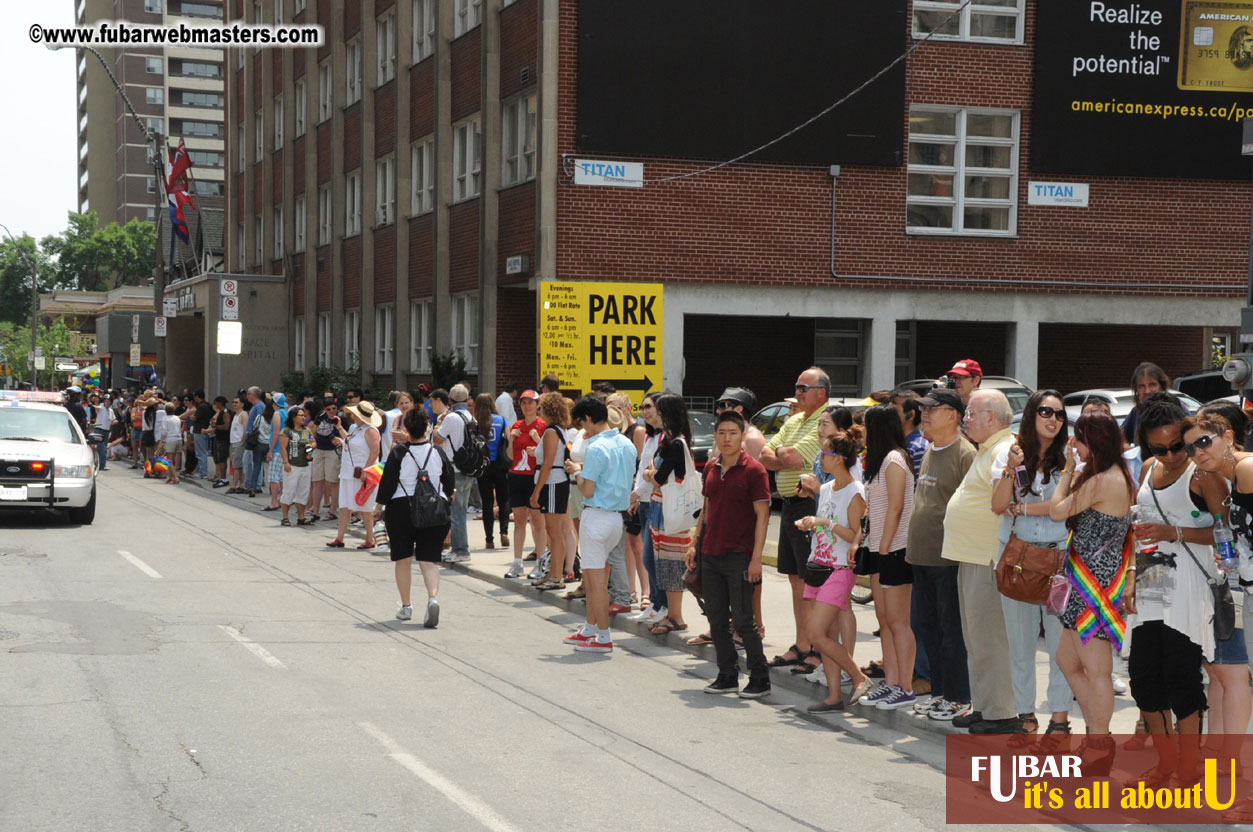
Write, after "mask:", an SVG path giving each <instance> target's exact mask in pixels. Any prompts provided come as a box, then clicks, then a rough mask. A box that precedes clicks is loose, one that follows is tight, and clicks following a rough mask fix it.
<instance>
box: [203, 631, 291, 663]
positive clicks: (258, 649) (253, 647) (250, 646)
mask: <svg viewBox="0 0 1253 832" xmlns="http://www.w3.org/2000/svg"><path fill="white" fill-rule="evenodd" d="M218 628H219V629H221V631H222V632H224V633H226V634H227V635H228V636H230V637H231V638H233V639H235V640H236V641H238V642H239V643H240V644H242V645H244V649H245V650H247V651H248V652H249V653H251V654H252V655H254V656H256V657H257V658H258V659H260V660H261V661H263V662H265V663H266V664H268V665H269V666H270V667H273V668H276V669H278V670H284V669H286V667H287V665H285V664H283V663H282V662H281V661H279V659H278V657H277V656H275V655H274V654H273V653H271V652H270V651H269V650H266V649H265V648H264V647H262V646H261V645H260V644H257V643H256V642H255V641H253V640H252V639H250V638H248V637H247V636H245V635H244V634H243V633H241V632H240V631H239V630H236V629H235V628H234V627H228V626H226V625H225V624H219V625H218Z"/></svg>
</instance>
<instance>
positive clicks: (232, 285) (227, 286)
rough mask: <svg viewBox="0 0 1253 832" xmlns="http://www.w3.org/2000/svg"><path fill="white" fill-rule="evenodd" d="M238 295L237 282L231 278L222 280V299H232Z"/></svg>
mask: <svg viewBox="0 0 1253 832" xmlns="http://www.w3.org/2000/svg"><path fill="white" fill-rule="evenodd" d="M238 294H239V281H238V280H236V279H235V278H233V277H227V278H224V279H223V280H222V297H224V298H233V297H235V296H237V295H238Z"/></svg>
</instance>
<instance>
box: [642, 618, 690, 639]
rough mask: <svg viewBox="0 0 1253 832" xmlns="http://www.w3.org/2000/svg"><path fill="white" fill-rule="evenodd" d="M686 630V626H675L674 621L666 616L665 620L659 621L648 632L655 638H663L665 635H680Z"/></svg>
mask: <svg viewBox="0 0 1253 832" xmlns="http://www.w3.org/2000/svg"><path fill="white" fill-rule="evenodd" d="M686 629H687V625H686V624H683V625H679V624H676V623H675V621H674V619H673V618H671V617H670V616H668V615H667V616H666V617H665V618H663V619H661V621H659V622H657V623H656V624H654V625H653V628H652V629H651V630H649V632H650V633H652V634H653V635H655V636H664V635H665V634H666V633H681V632H683V631H684V630H686Z"/></svg>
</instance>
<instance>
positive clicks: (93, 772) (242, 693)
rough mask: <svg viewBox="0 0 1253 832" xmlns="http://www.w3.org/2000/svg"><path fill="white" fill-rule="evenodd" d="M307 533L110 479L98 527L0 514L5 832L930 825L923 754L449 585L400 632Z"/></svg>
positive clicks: (448, 575) (939, 812)
mask: <svg viewBox="0 0 1253 832" xmlns="http://www.w3.org/2000/svg"><path fill="white" fill-rule="evenodd" d="M255 502H256V507H257V508H260V506H261V505H262V503H261V500H260V499H258V500H257V501H255ZM319 525H320V526H322V527H323V528H321V529H318V530H316V531H310V530H306V529H299V528H280V527H278V526H277V523H276V521H275V515H272V514H261V513H259V512H255V511H245V510H242V509H241V508H239V507H237V506H236V505H230V504H227V503H225V502H222V501H218V500H213V499H210V498H209V497H208V495H206V494H204V493H203V492H200V491H197V490H195V489H194V487H189V486H183V487H177V488H176V487H171V486H167V485H164V484H161V483H159V482H157V481H146V480H143V479H139V478H136V476H135V475H134V473H133V472H131V471H129V470H125V469H120V468H119V469H110V470H109V471H107V472H105V473H104V474H102V476H101V480H100V495H99V510H98V513H97V515H96V524H95V525H93V526H90V527H66V526H63V525H60V524H59V523H57V522H55V521H51V522H50V521H49V520H48V519H47V518H43V517H35V516H21V517H13V516H11V515H10V516H0V737H3V741H4V753H3V754H0V829H2V830H5V832H8V830H14V832H16V831H17V830H23V831H25V830H83V829H88V828H91V829H102V830H122V829H125V830H197V831H198V832H199V831H202V830H321V829H326V830H358V829H360V830H374V829H379V830H395V829H422V830H426V829H430V830H436V829H438V830H480V829H486V830H492V831H493V832H508V831H509V830H519V832H521V831H522V830H540V829H543V830H565V829H569V830H588V829H615V830H618V829H642V830H672V829H673V830H684V831H685V832H697V830H736V829H748V830H771V832H776V831H777V832H788V831H789V830H826V829H840V830H847V829H863V828H865V829H868V828H890V829H892V830H914V829H924V828H926V829H939V828H941V827H942V826H943V825H944V809H943V806H944V783H943V777H942V774H941V772H940V770H939V766H940V765H942V757H941V751H940V749H939V747H938V746H937V745H935V744H933V743H930V742H924V741H920V740H916V739H911V738H909V737H902V736H900V735H899V734H896V733H894V732H890V731H887V730H885V729H881V728H877V727H875V726H870V727H869V728H867V729H866V730H865V731H864V732H863V733H860V734H858V735H853V734H851V733H846V732H843V731H839V730H833V729H832V728H831V727H830V726H829V725H827V724H824V723H820V722H814V721H811V720H809V719H807V718H806V717H805V716H804V715H803V714H802V713H797V712H796V710H794V708H793V706H796V705H799V704H800V700H794V699H792V698H791V695H790V694H788V693H787V692H785V691H778V690H777V689H776V693H775V694H774V695H773V696H771V697H770V698H768V699H767V700H764V701H760V702H747V701H743V700H739V699H736V698H729V697H721V696H719V697H715V696H709V695H706V694H704V693H703V692H702V691H701V688H702V687H703V686H704V684H706V680H708V679H711V678H712V677H713V675H714V673H713V668H712V667H711V666H710V665H709V663H707V662H705V661H702V660H699V659H697V658H695V657H693V656H689V655H686V654H675V653H674V652H673V651H670V650H667V649H665V648H664V647H660V646H659V645H657V644H656V643H654V642H649V641H646V640H644V639H638V638H634V637H630V636H625V635H619V636H618V641H617V643H618V649H617V651H616V652H615V654H614V655H612V656H610V657H605V656H594V655H586V654H580V653H574V652H572V651H570V650H569V648H567V647H565V646H564V645H563V644H562V643H561V641H560V638H561V636H562V635H564V634H565V633H566V632H568V631H569V629H570V628H571V627H572V626H573V625H574V623H575V618H574V616H573V615H571V614H569V613H565V612H562V611H558V610H556V609H554V608H552V607H549V606H547V605H542V604H539V603H536V602H534V601H529V600H527V599H525V598H521V597H519V596H517V595H515V594H514V593H512V592H509V591H508V590H505V589H501V588H497V587H495V586H492V585H490V584H487V583H485V582H482V581H479V580H477V579H474V578H472V577H469V576H465V575H458V574H454V573H453V572H450V571H445V572H444V578H445V579H444V583H443V587H442V593H441V597H442V599H443V618H442V622H441V624H440V626H439V628H438V629H435V630H425V629H423V628H422V626H421V623H420V618H421V615H420V611H419V609H418V608H419V607H420V605H419V604H416V603H415V621H413V622H403V623H402V622H398V621H396V620H395V619H394V618H393V613H394V611H395V603H396V602H395V589H394V584H393V580H392V566H391V564H390V562H389V561H388V560H387V559H386V558H385V557H378V556H375V555H371V554H370V553H369V552H360V551H357V550H355V549H351V548H348V549H339V550H331V549H327V548H326V547H325V546H324V545H323V543H324V541H325V540H326V539H327V538H328V537H329V535H328V534H327V531H328V530H327V529H326V528H325V526H326V525H327V524H325V523H323V524H319ZM350 539H351V538H350ZM420 587H421V582H420V579H419V578H418V577H417V575H416V574H415V598H420V596H421V589H420Z"/></svg>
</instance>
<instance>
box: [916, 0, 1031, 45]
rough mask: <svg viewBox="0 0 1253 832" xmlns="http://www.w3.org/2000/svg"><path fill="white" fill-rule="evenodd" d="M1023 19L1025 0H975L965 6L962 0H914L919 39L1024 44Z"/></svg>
mask: <svg viewBox="0 0 1253 832" xmlns="http://www.w3.org/2000/svg"><path fill="white" fill-rule="evenodd" d="M958 9H961V11H960V12H958V13H957V14H954V12H957V11H958ZM1022 20H1023V0H982V2H979V1H978V0H976V2H973V3H971V4H970V5H968V6H965V7H963V6H962V0H914V37H919V38H920V37H925V36H926V35H928V34H930V35H931V36H932V37H933V38H937V39H938V38H945V39H951V40H970V41H985V42H988V43H1022V42H1023V38H1022V29H1023V27H1022ZM946 21H947V22H946ZM933 33H934V34H933Z"/></svg>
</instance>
